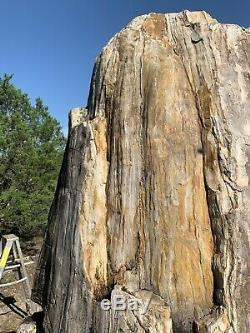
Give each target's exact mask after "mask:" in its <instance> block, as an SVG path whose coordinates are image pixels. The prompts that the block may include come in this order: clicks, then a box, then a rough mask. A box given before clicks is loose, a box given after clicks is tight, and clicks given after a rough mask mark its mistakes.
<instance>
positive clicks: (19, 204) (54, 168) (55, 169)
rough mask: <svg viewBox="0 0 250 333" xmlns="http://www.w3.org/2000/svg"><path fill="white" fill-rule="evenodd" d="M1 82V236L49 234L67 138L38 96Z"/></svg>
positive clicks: (25, 236) (0, 80)
mask: <svg viewBox="0 0 250 333" xmlns="http://www.w3.org/2000/svg"><path fill="white" fill-rule="evenodd" d="M11 79H12V76H8V75H5V76H4V77H3V78H0V233H9V232H12V233H16V234H18V235H19V236H22V237H23V238H26V239H28V238H30V237H32V236H33V235H35V234H36V235H37V234H41V233H43V231H44V228H45V225H46V222H47V216H48V211H49V208H50V205H51V202H52V198H53V194H54V190H55V186H56V181H57V176H58V173H59V169H60V165H61V161H62V156H63V151H64V145H65V138H64V135H63V133H62V129H61V127H60V125H59V123H58V122H57V120H56V119H54V118H53V117H52V116H51V115H50V114H49V112H48V109H47V107H45V106H44V104H43V102H42V100H41V99H40V98H38V99H37V100H36V104H35V106H32V104H31V102H30V100H29V98H28V96H27V94H25V93H23V92H22V91H21V90H19V89H17V88H16V87H15V86H14V85H13V84H12V83H11Z"/></svg>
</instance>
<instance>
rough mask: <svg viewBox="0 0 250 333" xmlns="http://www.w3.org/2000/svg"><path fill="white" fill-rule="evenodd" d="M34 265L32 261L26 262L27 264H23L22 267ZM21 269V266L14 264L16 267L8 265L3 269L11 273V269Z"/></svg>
mask: <svg viewBox="0 0 250 333" xmlns="http://www.w3.org/2000/svg"><path fill="white" fill-rule="evenodd" d="M32 264H34V261H28V262H25V263H24V266H28V265H32ZM19 267H21V264H16V265H9V266H6V267H5V269H4V270H5V271H11V270H12V269H16V268H19Z"/></svg>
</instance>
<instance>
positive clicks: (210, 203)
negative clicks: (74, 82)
mask: <svg viewBox="0 0 250 333" xmlns="http://www.w3.org/2000/svg"><path fill="white" fill-rule="evenodd" d="M249 51H250V32H249V30H246V29H243V28H240V27H238V26H235V25H222V24H219V23H218V22H217V21H216V20H214V19H212V18H211V17H210V16H209V15H208V14H206V13H205V12H194V13H190V12H188V11H185V12H182V13H179V14H166V15H164V14H154V13H153V14H149V15H144V16H141V17H138V18H136V19H134V20H133V21H132V22H131V23H130V24H129V25H128V26H127V27H126V28H125V29H123V30H122V31H121V32H120V33H118V34H117V35H116V36H115V37H114V38H113V39H112V40H111V41H110V42H109V43H108V45H107V46H106V47H105V48H104V49H103V51H102V53H101V55H100V57H99V58H98V59H97V62H96V66H95V69H94V72H93V78H92V83H91V90H90V96H89V102H88V107H87V109H86V110H85V109H79V110H77V109H76V111H75V113H72V114H71V127H72V129H71V131H70V135H69V143H68V147H67V149H66V153H65V162H64V165H63V168H62V171H61V176H60V180H59V183H58V189H57V194H56V196H55V201H54V204H53V206H52V210H51V214H50V218H49V229H48V232H47V237H46V242H45V245H44V248H43V251H42V254H41V258H40V272H39V273H38V277H37V280H36V281H37V286H36V288H35V292H34V298H36V300H39V301H40V303H42V304H43V306H44V309H45V320H44V328H45V332H46V333H56V332H62V333H72V332H74V333H80V332H81V333H82V332H83V331H84V332H85V333H90V332H91V333H115V332H124V333H127V332H131V331H134V332H139V333H143V332H145V333H146V332H150V333H191V332H199V333H209V332H210V333H249V332H250V310H249V297H250V286H249V275H250V272H249V271H250V268H249V256H250V253H249V252H250V246H249V238H250V236H249V230H250V225H249V217H248V216H250V215H249V213H250V212H249V207H250V205H249V204H250V198H249V196H250V194H249V193H250V191H249V178H248V177H249V166H248V164H247V163H248V159H249V156H250V150H249V145H250V125H249V119H250V115H249V112H250V96H249V84H250V82H249V75H250V74H249V72H250V68H249V58H248V54H249ZM71 169H72V170H73V171H72V172H71ZM68 170H70V172H68ZM65 174H66V175H68V176H67V177H66V178H65V179H64V175H65ZM68 193H69V194H68ZM61 211H63V213H62V214H61V215H60V212H61ZM60 218H61V219H62V221H61V224H60V221H59V219H60ZM60 225H63V226H65V228H66V230H61V229H60ZM61 228H62V227H61ZM62 235H63V236H62ZM63 237H64V238H63ZM62 238H63V239H65V241H66V245H65V246H64V257H63V258H62V257H61V256H62V254H60V246H62V245H61V242H62ZM54 256H55V257H56V259H53V258H54ZM51 258H52V259H51ZM62 263H64V265H63V264H62ZM65 265H66V266H67V265H68V267H69V268H70V269H69V272H66V271H63V267H64V266H65ZM44 267H46V268H44ZM45 270H46V271H45ZM60 273H61V275H60ZM38 285H39V288H38ZM56 285H57V286H58V285H59V288H57V289H56V287H55V286H56ZM66 286H67V287H66ZM65 288H67V289H65ZM119 292H122V293H123V294H124V295H125V296H126V297H129V295H130V296H131V295H133V297H138V298H139V299H141V300H142V301H143V302H145V301H146V300H147V299H148V297H149V298H150V297H152V299H154V301H153V302H152V304H151V305H150V307H149V308H148V310H147V313H146V314H145V315H144V316H141V315H138V314H136V313H128V312H125V313H122V314H120V316H119V319H118V320H115V318H114V317H113V316H114V313H113V312H112V311H111V312H106V313H104V312H103V311H101V309H100V301H101V299H103V298H106V297H109V296H110V295H111V297H112V295H116V294H117V293H119ZM159 309H160V310H159ZM59 318H60V320H59ZM132 328H133V329H132ZM82 329H83V330H82Z"/></svg>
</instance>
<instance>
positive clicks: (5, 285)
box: [0, 277, 27, 288]
mask: <svg viewBox="0 0 250 333" xmlns="http://www.w3.org/2000/svg"><path fill="white" fill-rule="evenodd" d="M26 280H27V277H25V278H23V279H20V280H17V281H13V282H9V283H3V284H1V283H0V288H5V287H10V286H14V285H15V284H18V283H22V282H24V281H26Z"/></svg>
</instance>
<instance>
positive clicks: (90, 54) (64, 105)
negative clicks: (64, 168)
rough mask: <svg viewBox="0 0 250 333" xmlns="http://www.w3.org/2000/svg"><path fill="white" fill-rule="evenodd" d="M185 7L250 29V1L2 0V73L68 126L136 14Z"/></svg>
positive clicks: (0, 27) (0, 5)
mask: <svg viewBox="0 0 250 333" xmlns="http://www.w3.org/2000/svg"><path fill="white" fill-rule="evenodd" d="M185 9H188V10H206V11H208V12H209V13H210V14H211V15H212V16H213V17H215V18H216V19H218V20H219V21H221V22H225V23H236V24H240V25H243V26H245V27H250V15H249V13H250V1H249V0H244V1H243V0H238V1H232V0H230V1H215V0H206V1H205V0H203V1H198V0H196V1H195V0H193V1H191V0H182V1H180V0H172V1H167V0H151V1H147V0H123V1H122V0H116V1H115V0H107V1H104V0H92V1H91V0H90V1H86V0H0V31H1V38H0V75H3V74H4V73H13V74H14V83H15V84H16V85H17V86H18V87H19V88H21V89H22V90H24V91H25V92H27V93H28V94H29V96H30V97H31V99H32V100H34V99H35V98H36V97H37V96H40V97H41V98H42V99H43V100H44V102H45V104H46V105H48V107H49V110H50V112H51V113H52V114H53V115H54V116H55V117H56V118H57V119H58V120H59V121H60V123H61V124H62V127H63V128H66V127H67V117H68V111H69V109H70V108H72V107H75V106H80V105H85V104H86V101H87V96H88V90H89V83H90V78H91V73H92V68H93V65H94V61H95V58H96V56H97V55H98V54H99V52H100V51H101V49H102V47H103V46H104V45H105V44H106V43H107V42H108V40H109V39H110V38H111V37H112V36H113V35H114V34H115V33H116V32H117V31H119V30H120V29H121V28H122V27H124V26H125V25H126V24H127V23H128V22H129V21H130V20H131V19H132V18H133V17H135V16H138V15H141V14H145V13H149V12H164V13H167V12H179V11H182V10H185Z"/></svg>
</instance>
